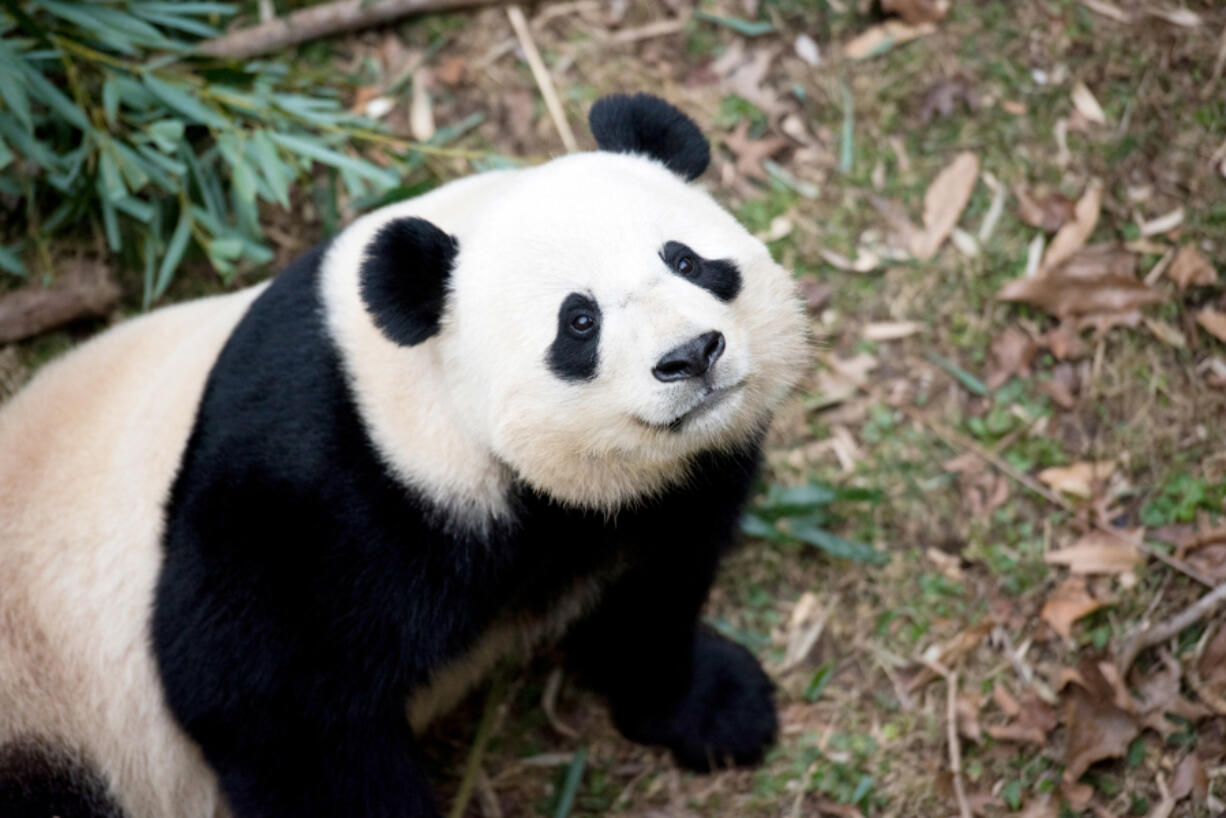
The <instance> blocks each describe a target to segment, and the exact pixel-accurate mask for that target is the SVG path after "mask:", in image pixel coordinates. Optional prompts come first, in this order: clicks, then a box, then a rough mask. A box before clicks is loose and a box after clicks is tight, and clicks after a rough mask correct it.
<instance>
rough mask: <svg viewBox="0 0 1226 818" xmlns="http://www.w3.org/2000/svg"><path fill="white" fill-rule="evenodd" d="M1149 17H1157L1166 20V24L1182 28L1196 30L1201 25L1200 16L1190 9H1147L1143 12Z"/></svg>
mask: <svg viewBox="0 0 1226 818" xmlns="http://www.w3.org/2000/svg"><path fill="white" fill-rule="evenodd" d="M1145 11H1146V13H1147V14H1149V16H1151V17H1157V18H1159V19H1161V20H1166V21H1167V22H1168V23H1173V24H1174V25H1177V26H1183V27H1184V28H1198V27H1199V26H1201V25H1203V21H1202V20H1201V18H1200V15H1199V14H1197V13H1196V12H1194V11H1192V10H1191V9H1184V8H1169V9H1163V8H1148V9H1146V10H1145Z"/></svg>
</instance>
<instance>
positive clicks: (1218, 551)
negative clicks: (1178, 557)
mask: <svg viewBox="0 0 1226 818" xmlns="http://www.w3.org/2000/svg"><path fill="white" fill-rule="evenodd" d="M1187 562H1188V564H1189V565H1191V566H1192V567H1193V568H1195V569H1196V570H1197V571H1199V572H1200V573H1202V574H1204V575H1205V576H1207V577H1209V579H1211V580H1213V581H1214V582H1222V581H1223V580H1226V543H1216V544H1214V545H1206V546H1205V547H1203V548H1198V549H1196V550H1195V551H1193V552H1192V553H1191V554H1189V555H1188V557H1187Z"/></svg>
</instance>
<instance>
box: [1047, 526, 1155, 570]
mask: <svg viewBox="0 0 1226 818" xmlns="http://www.w3.org/2000/svg"><path fill="white" fill-rule="evenodd" d="M1143 530H1144V529H1139V528H1138V529H1134V530H1132V531H1121V532H1120V534H1121V535H1122V536H1124V537H1127V538H1128V539H1139V538H1140V536H1141V534H1142V532H1143ZM1043 561H1044V562H1046V563H1047V564H1048V565H1063V566H1065V567H1067V568H1068V569H1069V571H1071V572H1072V573H1074V574H1122V573H1124V572H1125V571H1131V570H1133V569H1134V568H1136V567H1137V566H1138V565H1141V564H1142V563H1143V562H1144V561H1145V555H1144V554H1143V553H1141V551H1140V550H1139V549H1137V548H1136V547H1135V546H1133V545H1130V544H1128V543H1127V542H1125V541H1124V540H1121V539H1120V538H1119V537H1115V536H1112V535H1111V534H1108V533H1106V532H1105V531H1099V530H1097V529H1095V530H1093V531H1091V532H1089V533H1088V534H1085V535H1083V536H1082V537H1081V538H1079V539H1078V540H1077V542H1075V543H1073V544H1072V545H1070V546H1068V547H1067V548H1061V549H1059V550H1058V551H1049V552H1047V554H1045V555H1044V557H1043Z"/></svg>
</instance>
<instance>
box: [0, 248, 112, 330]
mask: <svg viewBox="0 0 1226 818" xmlns="http://www.w3.org/2000/svg"><path fill="white" fill-rule="evenodd" d="M117 301H119V285H118V284H116V283H115V281H114V280H113V279H112V278H111V275H110V271H109V270H108V269H107V267H106V265H104V264H102V263H101V262H99V261H91V260H81V261H77V262H74V263H73V264H72V265H71V266H70V267H68V269H66V270H65V271H64V272H62V273H60V274H59V275H58V276H56V278H55V281H54V282H53V283H52V285H51V286H50V287H42V286H39V285H37V284H30V285H28V286H25V287H22V288H21V289H19V290H14V291H13V292H11V293H7V294H5V295H3V296H0V344H7V343H9V342H11V341H20V340H21V339H22V338H29V337H31V336H34V335H38V334H39V333H43V332H46V331H47V330H49V329H55V328H56V327H59V326H63V325H64V324H69V323H72V322H73V321H79V320H81V319H82V318H96V317H98V316H100V315H105V314H106V313H107V311H108V310H110V309H111V307H113V306H115V303H116V302H117Z"/></svg>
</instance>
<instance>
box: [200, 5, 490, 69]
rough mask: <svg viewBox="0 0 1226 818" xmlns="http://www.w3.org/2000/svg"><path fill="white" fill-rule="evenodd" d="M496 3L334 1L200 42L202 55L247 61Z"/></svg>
mask: <svg viewBox="0 0 1226 818" xmlns="http://www.w3.org/2000/svg"><path fill="white" fill-rule="evenodd" d="M494 2H498V0H333V2H331V3H320V4H319V5H317V6H310V7H308V8H304V9H299V10H298V11H295V12H293V13H292V14H288V15H286V16H284V17H276V18H273V19H272V20H269V21H267V22H264V23H260V24H259V25H257V26H252V27H251V28H244V29H239V30H238V31H231V32H229V33H228V34H223V35H222V36H220V37H214V38H213V39H211V40H205V41H203V42H201V43H200V52H201V53H203V54H207V55H208V56H210V57H229V58H232V59H244V58H246V57H253V56H255V55H256V54H265V53H267V52H269V51H276V50H277V49H280V48H286V47H287V46H292V45H297V44H298V43H304V42H306V41H307V40H315V39H318V38H320V37H328V36H331V35H333V34H341V33H344V32H346V31H356V30H357V29H360V28H368V27H370V26H376V25H379V24H380V23H388V22H391V21H392V20H395V19H398V18H400V17H406V16H408V15H410V14H421V13H423V12H427V11H445V10H448V9H454V8H462V7H465V6H479V5H485V4H489V3H494Z"/></svg>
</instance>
